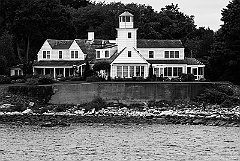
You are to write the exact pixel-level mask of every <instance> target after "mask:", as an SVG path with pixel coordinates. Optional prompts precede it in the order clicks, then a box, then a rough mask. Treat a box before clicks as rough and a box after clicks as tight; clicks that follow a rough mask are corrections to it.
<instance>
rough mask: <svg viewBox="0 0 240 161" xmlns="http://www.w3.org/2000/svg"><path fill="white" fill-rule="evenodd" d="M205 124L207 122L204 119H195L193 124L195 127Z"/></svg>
mask: <svg viewBox="0 0 240 161" xmlns="http://www.w3.org/2000/svg"><path fill="white" fill-rule="evenodd" d="M205 123H206V121H205V120H204V119H195V120H193V122H192V124H193V125H203V124H205Z"/></svg>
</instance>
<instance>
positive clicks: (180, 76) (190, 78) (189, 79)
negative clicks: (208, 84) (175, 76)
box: [179, 73, 195, 82]
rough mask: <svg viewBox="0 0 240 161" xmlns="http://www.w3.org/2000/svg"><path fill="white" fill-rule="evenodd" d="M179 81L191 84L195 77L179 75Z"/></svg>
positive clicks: (184, 74) (189, 74)
mask: <svg viewBox="0 0 240 161" xmlns="http://www.w3.org/2000/svg"><path fill="white" fill-rule="evenodd" d="M179 79H180V80H181V81H182V82H193V81H195V77H194V75H193V74H191V73H188V74H186V73H181V74H180V75H179Z"/></svg>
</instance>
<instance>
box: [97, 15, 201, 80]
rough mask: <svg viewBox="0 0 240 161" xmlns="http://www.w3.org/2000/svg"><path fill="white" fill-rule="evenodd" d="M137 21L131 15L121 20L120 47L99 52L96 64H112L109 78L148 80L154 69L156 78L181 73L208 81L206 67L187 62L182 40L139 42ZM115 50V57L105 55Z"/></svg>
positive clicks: (118, 45) (118, 44)
mask: <svg viewBox="0 0 240 161" xmlns="http://www.w3.org/2000/svg"><path fill="white" fill-rule="evenodd" d="M133 19H134V16H133V15H132V14H131V13H129V12H127V11H126V12H124V13H123V14H121V15H120V16H119V28H117V35H118V37H117V39H116V45H117V47H115V46H114V47H112V48H107V47H106V48H101V49H96V60H95V61H94V62H96V61H103V60H105V61H109V62H110V63H111V68H110V73H109V74H110V76H111V77H112V78H115V77H121V78H131V77H143V78H146V77H148V76H149V67H150V65H151V66H152V67H153V74H155V75H156V77H160V75H162V76H164V77H168V78H174V77H178V76H179V74H180V73H192V74H194V76H195V78H196V79H197V80H199V79H201V78H203V77H204V67H205V65H204V64H203V63H201V62H200V61H198V60H197V59H195V58H186V57H185V55H184V47H183V45H182V42H181V41H180V40H144V39H137V28H134V20H133ZM115 50H116V52H115V53H114V52H110V56H109V54H101V53H106V51H115ZM106 55H107V56H106ZM108 57H109V58H108Z"/></svg>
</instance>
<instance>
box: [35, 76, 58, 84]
mask: <svg viewBox="0 0 240 161" xmlns="http://www.w3.org/2000/svg"><path fill="white" fill-rule="evenodd" d="M38 83H39V84H42V85H44V84H52V83H54V80H53V78H51V77H49V76H40V77H39V79H38Z"/></svg>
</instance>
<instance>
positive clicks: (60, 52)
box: [58, 51, 63, 59]
mask: <svg viewBox="0 0 240 161" xmlns="http://www.w3.org/2000/svg"><path fill="white" fill-rule="evenodd" d="M62 56H63V55H62V51H59V52H58V58H59V59H62Z"/></svg>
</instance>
